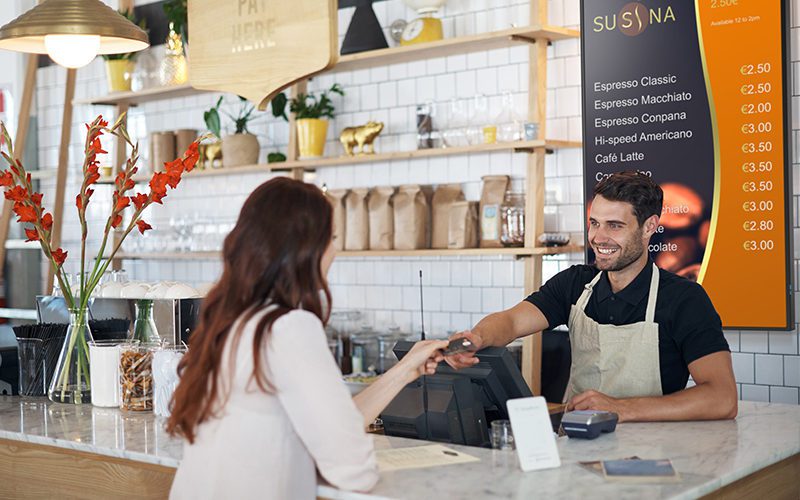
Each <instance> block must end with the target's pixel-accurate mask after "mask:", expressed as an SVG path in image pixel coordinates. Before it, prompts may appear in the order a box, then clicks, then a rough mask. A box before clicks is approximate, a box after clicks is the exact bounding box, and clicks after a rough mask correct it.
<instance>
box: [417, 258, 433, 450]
mask: <svg viewBox="0 0 800 500" xmlns="http://www.w3.org/2000/svg"><path fill="white" fill-rule="evenodd" d="M419 317H420V325H421V326H422V331H421V332H420V339H421V340H425V312H424V307H423V305H422V269H420V270H419ZM425 364H426V365H427V361H426V362H425ZM422 412H423V414H424V415H425V439H430V438H431V427H430V423H429V421H428V377H427V376H426V375H425V374H424V372H423V375H422Z"/></svg>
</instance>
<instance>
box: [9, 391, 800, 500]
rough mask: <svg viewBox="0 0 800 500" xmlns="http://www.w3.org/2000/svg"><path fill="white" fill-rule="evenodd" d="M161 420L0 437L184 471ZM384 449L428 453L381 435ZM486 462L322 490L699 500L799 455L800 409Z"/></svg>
mask: <svg viewBox="0 0 800 500" xmlns="http://www.w3.org/2000/svg"><path fill="white" fill-rule="evenodd" d="M163 423H164V421H163V420H162V419H159V418H157V417H155V416H154V415H153V414H152V413H146V414H131V413H122V412H120V411H118V410H116V409H105V408H95V407H92V406H89V405H85V406H69V405H60V404H54V403H50V402H49V401H47V400H46V399H39V398H36V399H20V398H18V397H10V396H2V397H0V438H3V439H9V440H17V441H25V442H29V443H36V444H44V445H50V446H56V447H62V448H69V449H73V450H79V451H85V452H90V453H96V454H100V455H107V456H112V457H117V458H125V459H130V460H135V461H139V462H147V463H152V464H159V465H164V466H168V467H177V465H178V463H179V461H180V457H181V452H182V445H181V443H180V441H178V440H176V439H173V438H171V437H169V436H168V435H167V434H166V433H165V432H164V430H163ZM374 439H375V445H376V448H377V449H384V448H398V447H407V446H415V445H421V444H427V443H425V442H422V441H416V440H410V439H402V438H394V437H383V436H375V438H374ZM448 446H451V447H452V448H453V449H456V450H459V451H462V452H465V453H468V454H471V455H473V456H476V457H478V458H480V462H474V463H468V464H460V465H453V466H446V467H435V468H430V469H413V470H405V471H395V472H383V473H381V480H380V482H379V483H378V485H377V487H376V488H375V489H374V490H373V491H372V492H371V493H370V494H355V493H349V492H341V491H337V490H335V489H334V488H331V487H329V486H324V485H321V486H320V487H319V490H318V494H319V495H320V496H323V497H327V498H342V499H345V498H353V499H364V498H429V497H432V496H435V497H436V498H437V499H439V500H441V499H444V498H465V497H467V496H475V497H480V498H489V497H491V498H531V497H532V496H534V495H536V496H553V497H555V498H565V497H567V498H578V497H589V496H591V497H593V498H637V499H638V498H644V497H647V498H679V499H681V498H697V497H700V496H702V495H704V494H707V493H710V492H711V491H714V490H715V489H717V488H719V487H721V486H724V485H726V484H730V483H732V482H734V481H736V480H737V479H740V478H742V477H744V476H747V475H748V474H751V473H753V472H755V471H757V470H760V469H763V468H765V467H767V466H769V465H771V464H773V463H776V462H778V461H780V460H782V459H784V458H788V457H790V456H792V455H795V454H798V453H800V406H793V405H779V404H767V403H752V402H740V403H739V416H738V417H737V418H736V420H732V421H718V422H680V423H649V424H644V423H642V424H638V423H628V424H621V425H619V426H618V427H617V431H616V432H615V433H613V434H608V435H603V436H601V437H600V438H598V439H596V440H593V441H583V440H576V439H568V438H566V437H563V438H559V439H558V448H559V452H560V454H561V460H562V466H561V467H560V468H558V469H551V470H544V471H535V472H528V473H523V472H522V471H521V470H520V469H519V466H518V463H517V458H516V454H515V452H513V451H512V452H508V451H496V450H489V449H482V448H472V447H466V446H458V445H448ZM633 455H636V456H639V457H641V458H670V459H672V462H673V464H674V466H675V468H676V469H677V470H678V472H680V474H681V477H682V480H681V482H679V483H671V484H621V483H611V482H606V481H604V480H603V478H602V477H600V476H599V475H597V474H595V473H593V472H590V471H588V470H586V469H585V468H583V467H581V466H579V465H578V464H577V463H576V462H578V461H584V460H599V459H615V458H624V457H629V456H633Z"/></svg>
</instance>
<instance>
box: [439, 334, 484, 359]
mask: <svg viewBox="0 0 800 500" xmlns="http://www.w3.org/2000/svg"><path fill="white" fill-rule="evenodd" d="M475 351H477V349H476V348H475V344H473V343H472V342H470V341H469V340H468V339H466V338H464V337H461V338H457V339H453V340H451V341H450V343H449V344H447V347H446V348H445V350H444V355H445V356H452V355H453V354H459V353H462V352H475Z"/></svg>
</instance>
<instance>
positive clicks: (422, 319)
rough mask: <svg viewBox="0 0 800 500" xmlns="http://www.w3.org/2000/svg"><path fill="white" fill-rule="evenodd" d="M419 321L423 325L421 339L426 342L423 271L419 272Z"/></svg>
mask: <svg viewBox="0 0 800 500" xmlns="http://www.w3.org/2000/svg"><path fill="white" fill-rule="evenodd" d="M419 319H420V324H421V325H422V333H421V335H420V339H421V340H425V312H424V306H423V302H422V269H420V270H419Z"/></svg>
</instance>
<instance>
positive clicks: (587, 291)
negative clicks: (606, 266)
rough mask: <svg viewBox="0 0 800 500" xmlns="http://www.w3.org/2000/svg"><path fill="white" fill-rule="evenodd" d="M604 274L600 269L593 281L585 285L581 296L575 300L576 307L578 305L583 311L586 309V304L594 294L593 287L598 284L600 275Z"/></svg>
mask: <svg viewBox="0 0 800 500" xmlns="http://www.w3.org/2000/svg"><path fill="white" fill-rule="evenodd" d="M602 275H603V271H600V272H599V273H597V276H595V277H594V278H593V279H592V281H590V282H589V283H586V284H585V285H583V288H584V290H583V292H582V293H581V296H580V297H578V301H577V302H575V307H577V308H578V309H580V310H581V311H583V310H584V309H586V305H587V304H589V298H590V297H591V296H592V288H594V286H595V285H596V284H597V282H598V281H600V277H601V276H602Z"/></svg>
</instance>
